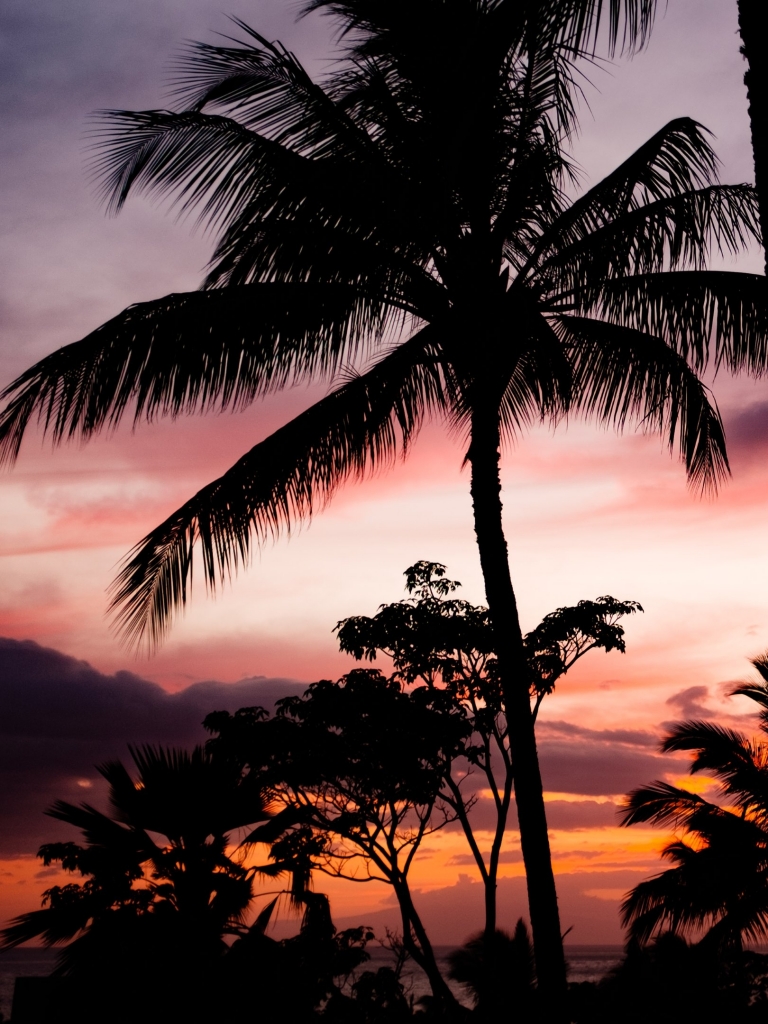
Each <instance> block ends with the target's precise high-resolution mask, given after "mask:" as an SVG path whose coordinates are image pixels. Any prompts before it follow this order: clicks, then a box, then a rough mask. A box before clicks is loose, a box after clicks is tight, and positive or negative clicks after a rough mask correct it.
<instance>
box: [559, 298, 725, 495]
mask: <svg viewBox="0 0 768 1024" xmlns="http://www.w3.org/2000/svg"><path fill="white" fill-rule="evenodd" d="M556 323H557V329H558V330H559V331H560V332H561V336H562V337H563V339H564V342H565V344H566V345H567V346H568V347H569V348H570V350H571V352H572V358H573V365H574V402H573V406H574V408H576V409H578V410H580V411H581V412H583V413H585V414H586V415H587V416H593V417H595V418H596V419H597V421H598V422H601V423H605V424H609V423H610V424H613V425H615V426H616V427H618V428H619V429H620V430H621V429H623V428H624V427H625V426H626V424H627V423H629V422H631V421H633V420H634V421H635V422H637V423H639V424H640V425H641V426H642V427H643V429H646V430H657V431H658V432H659V433H661V434H662V435H666V439H667V443H668V445H669V448H670V450H674V449H675V447H677V448H678V450H679V452H680V455H681V457H682V459H683V461H684V463H685V468H686V471H687V474H688V479H689V481H690V482H691V485H692V486H694V487H696V488H698V489H700V490H702V491H707V490H709V491H714V490H716V489H717V486H718V484H719V483H720V482H721V481H722V480H723V478H724V477H725V476H726V475H727V474H728V472H729V466H728V456H727V454H726V449H725V434H724V430H723V424H722V421H721V419H720V414H719V412H718V410H717V407H716V406H715V404H714V402H713V401H711V400H710V396H709V391H708V389H707V388H706V387H705V385H704V384H703V383H702V382H701V381H700V380H699V378H698V377H697V375H696V374H695V373H694V371H693V370H692V369H691V368H690V367H689V366H688V364H687V362H686V361H685V359H684V358H683V357H682V356H680V355H679V354H678V353H677V352H675V351H674V350H673V349H672V348H670V347H669V346H668V345H667V344H665V342H664V341H663V340H662V339H660V338H656V337H654V336H653V335H649V334H643V333H642V332H640V331H636V330H633V329H631V328H628V327H619V326H617V325H615V324H609V323H605V322H603V321H600V320H592V319H588V318H585V317H578V316H560V317H558V318H557V321H556Z"/></svg>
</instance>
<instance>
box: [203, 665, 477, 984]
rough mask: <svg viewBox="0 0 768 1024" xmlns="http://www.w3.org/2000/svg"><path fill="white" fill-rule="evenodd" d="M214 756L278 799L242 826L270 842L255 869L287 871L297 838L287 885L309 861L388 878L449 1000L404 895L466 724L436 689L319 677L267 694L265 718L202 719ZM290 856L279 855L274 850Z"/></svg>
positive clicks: (413, 941) (414, 942)
mask: <svg viewBox="0 0 768 1024" xmlns="http://www.w3.org/2000/svg"><path fill="white" fill-rule="evenodd" d="M205 725H206V727H207V728H208V729H209V730H211V731H212V732H214V733H216V734H217V735H216V736H215V738H214V739H212V740H211V741H209V745H210V748H211V750H213V751H215V752H216V753H217V755H218V756H221V757H224V758H226V759H234V760H235V762H236V763H238V764H239V765H241V766H243V767H246V766H247V767H248V768H249V769H250V770H251V771H256V772H257V773H258V774H259V775H260V776H263V777H266V778H268V779H269V780H270V786H271V791H272V793H273V797H274V800H275V802H276V805H281V806H282V810H280V811H279V812H278V813H276V814H275V816H274V817H273V818H272V819H271V820H270V821H269V822H267V823H266V824H264V825H262V826H259V827H258V828H256V829H255V830H254V831H253V832H251V833H250V834H249V835H248V836H247V837H246V840H245V841H246V842H248V843H257V842H267V843H271V844H273V845H272V855H273V858H274V863H273V864H272V865H271V866H265V867H264V868H262V869H260V870H262V871H264V872H265V873H270V872H271V873H275V874H279V873H281V872H283V871H289V872H292V873H293V877H294V881H293V887H294V890H295V887H296V885H297V883H296V873H295V867H294V864H295V851H296V848H297V846H298V847H299V848H300V849H302V850H303V851H304V852H305V853H306V852H307V851H309V855H308V857H307V859H305V860H304V861H302V863H303V865H304V868H303V870H304V874H303V875H302V880H301V883H300V885H299V890H300V891H305V890H306V888H307V885H308V883H309V877H310V874H311V871H312V870H314V869H316V870H319V871H321V872H326V873H330V874H333V875H342V876H345V877H350V878H354V879H356V880H358V881H365V880H368V879H379V880H383V881H385V882H387V883H388V884H390V885H391V886H392V888H393V891H394V893H395V895H396V897H397V900H398V904H399V907H400V913H401V918H402V928H403V939H404V942H405V944H406V947H407V949H408V952H409V954H410V955H411V956H412V957H413V958H414V960H415V961H416V962H417V963H418V964H419V965H420V966H421V967H422V968H423V969H424V971H425V972H426V974H427V976H428V977H429V979H430V983H431V985H432V988H433V991H434V994H435V997H436V998H438V999H439V1000H441V1001H442V1002H445V1003H452V1002H453V997H452V995H451V993H450V991H449V990H448V988H447V986H446V984H445V981H444V979H443V978H442V975H441V974H440V971H439V970H438V968H437V964H436V962H435V958H434V953H433V951H432V947H431V944H430V942H429V938H428V936H427V934H426V931H425V929H424V926H423V924H422V922H421V919H420V917H419V915H418V913H417V911H416V908H415V906H414V904H413V900H412V897H411V893H410V888H409V884H408V873H409V871H410V868H411V866H412V864H413V860H414V857H415V856H416V853H417V851H418V849H419V846H420V844H421V842H422V841H423V839H424V838H425V836H428V835H430V834H432V833H434V832H435V831H437V830H439V829H441V828H442V827H443V826H444V825H445V824H446V823H447V822H448V821H450V820H451V815H450V814H449V813H448V812H447V811H446V810H445V809H443V808H441V807H440V806H439V805H438V796H439V792H440V787H441V784H442V780H443V779H444V778H445V776H446V774H449V773H450V763H451V762H452V761H453V760H454V759H455V758H456V757H457V756H459V755H460V754H461V753H462V751H463V750H464V744H465V741H466V737H467V723H466V721H465V718H464V716H463V714H462V713H461V709H460V708H459V707H457V706H456V704H455V703H454V702H453V701H452V700H451V698H450V695H449V694H448V693H446V692H444V691H441V690H435V689H431V688H428V687H418V688H416V689H413V690H409V691H406V690H404V689H403V688H402V686H401V685H400V684H399V682H398V681H397V680H394V679H391V680H390V679H386V678H385V677H384V676H383V675H382V674H381V673H380V672H378V671H376V670H372V669H356V670H355V671H353V672H350V673H348V674H347V675H346V676H344V677H342V678H341V679H340V680H338V682H331V681H329V680H322V681H320V682H318V683H314V684H313V685H312V686H310V687H309V688H308V689H307V691H306V693H305V694H304V695H303V696H301V697H288V698H285V699H283V700H281V701H279V702H278V705H277V713H276V715H275V716H274V717H273V718H268V717H266V716H265V714H264V712H263V710H262V709H260V708H243V709H241V710H240V711H238V712H236V713H235V714H234V715H230V714H229V713H227V712H216V713H215V714H211V715H209V716H208V717H207V718H206V720H205ZM281 844H285V848H287V849H289V850H290V855H289V856H287V857H286V858H285V859H284V860H281V850H282V849H283V848H284V846H283V845H281Z"/></svg>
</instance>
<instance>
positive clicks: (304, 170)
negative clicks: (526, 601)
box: [0, 0, 765, 1001]
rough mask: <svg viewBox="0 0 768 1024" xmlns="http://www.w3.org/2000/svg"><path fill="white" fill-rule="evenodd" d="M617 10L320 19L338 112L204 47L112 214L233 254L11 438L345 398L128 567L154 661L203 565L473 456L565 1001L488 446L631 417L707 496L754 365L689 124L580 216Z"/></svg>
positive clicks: (347, 10) (295, 424)
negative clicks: (595, 97)
mask: <svg viewBox="0 0 768 1024" xmlns="http://www.w3.org/2000/svg"><path fill="white" fill-rule="evenodd" d="M602 6H603V5H602V4H601V3H600V2H597V0H547V2H544V3H541V2H536V3H530V4H528V3H520V2H518V0H451V2H443V0H417V2H414V0H409V2H407V3H405V2H394V3H380V2H379V0H348V2H343V0H312V2H311V3H310V4H309V5H308V7H307V10H315V11H318V10H319V11H325V12H326V13H331V14H332V15H334V16H335V17H336V18H337V21H338V24H339V26H340V32H341V34H342V36H343V39H344V40H345V44H346V51H345V58H346V59H345V60H344V61H343V62H341V63H340V64H339V65H338V66H337V67H336V69H335V70H334V71H333V72H332V73H331V74H330V76H329V77H328V79H327V80H326V82H325V84H324V85H322V86H321V85H319V84H318V83H316V82H314V81H313V80H312V79H311V78H310V77H309V75H308V74H307V72H306V71H305V70H304V69H303V68H302V67H301V65H300V64H299V62H298V61H297V60H296V58H295V57H294V56H293V55H292V54H291V53H289V52H288V51H287V50H285V49H284V48H283V47H281V46H280V45H279V44H276V43H270V42H268V41H267V40H265V39H264V38H263V37H262V36H260V35H259V34H258V33H257V32H255V31H253V30H252V29H249V28H248V27H247V26H245V25H243V24H241V25H240V27H241V29H242V31H243V32H244V33H245V37H244V41H243V42H242V43H241V44H239V45H233V46H210V45H207V44H197V45H195V46H194V47H193V48H192V49H191V50H190V51H189V52H188V53H187V55H186V57H185V59H184V61H183V63H182V67H181V70H180V71H179V86H178V88H179V97H180V101H181V104H182V107H183V109H182V110H181V111H180V112H178V113H173V112H168V111H145V112H126V111H118V112H111V113H110V114H108V115H106V119H105V121H104V122H103V123H102V128H101V130H102V131H103V133H104V134H103V135H102V136H101V140H102V143H103V148H102V150H101V154H102V155H101V157H100V159H99V162H98V163H97V165H96V171H97V173H98V174H99V176H100V180H101V183H102V187H103V194H104V196H105V198H106V199H107V201H108V203H109V206H110V209H112V210H113V211H117V210H118V209H120V207H121V206H122V205H123V203H124V202H125V200H126V198H127V196H128V194H129V193H130V192H132V191H137V190H144V191H146V192H149V193H152V194H155V195H161V194H166V195H171V196H173V197H175V201H176V202H177V203H179V204H180V205H181V207H182V208H183V209H188V208H190V207H192V206H194V205H195V204H197V205H198V207H199V208H200V209H201V216H202V217H203V218H204V219H206V220H207V221H208V222H209V223H212V224H215V225H217V226H219V227H220V228H221V236H220V239H219V242H218V245H217V248H216V251H215V253H214V256H213V259H212V263H211V267H210V272H209V274H208V277H207V279H206V281H205V284H204V287H203V288H202V290H201V291H198V292H193V293H189V294H182V295H170V296H166V297H165V298H163V299H160V300H157V301H154V302H149V303H143V304H140V305H138V306H132V307H129V308H128V309H127V310H125V311H124V312H123V313H121V314H119V315H118V316H117V317H115V318H114V319H113V320H111V321H109V322H108V323H107V324H104V325H103V326H102V327H100V328H98V329H97V330H96V331H94V332H93V333H92V334H90V335H88V336H87V337H86V338H84V339H83V340H81V341H79V342H77V343H75V344H73V345H70V346H67V347H65V348H63V349H61V350H59V351H58V352H56V353H54V354H52V355H51V356H48V357H47V358H46V359H44V360H42V361H41V362H40V363H38V364H37V365H36V366H34V367H32V368H31V369H30V370H28V371H27V372H26V373H24V374H22V375H21V376H20V377H19V378H18V379H17V380H16V381H14V382H13V383H12V384H11V385H10V386H9V388H7V389H6V392H5V396H6V397H7V398H8V399H9V402H8V405H7V407H6V410H5V412H4V414H3V416H2V419H0V444H1V445H2V453H3V454H4V455H5V457H6V458H8V459H13V458H14V457H15V455H16V454H17V452H18V448H19V445H20V443H21V439H22V435H23V434H24V432H25V430H26V428H27V425H28V423H29V422H30V419H31V418H32V417H33V416H34V415H35V414H38V415H39V416H40V417H42V420H43V422H44V425H45V427H46V429H47V430H49V431H50V433H51V434H52V436H53V437H54V439H55V440H56V441H61V440H63V439H65V438H69V437H73V436H76V435H80V436H82V437H88V436H90V435H92V434H93V433H95V432H97V431H99V430H101V429H103V428H105V427H107V426H110V425H114V424H116V423H117V422H118V421H119V420H120V419H121V418H122V417H123V416H124V415H125V414H126V412H127V411H128V410H129V408H130V409H131V410H132V412H133V415H134V418H135V419H137V420H138V419H141V418H145V417H146V418H152V417H154V416H158V415H162V414H170V415H175V414H179V413H182V412H191V411H205V410H211V409H214V408H218V409H221V408H226V407H229V408H233V407H240V406H243V405H245V404H247V403H249V402H252V401H253V400H255V399H256V398H258V397H259V396H262V395H264V394H267V393H269V392H273V391H275V390H278V389H280V388H282V387H284V386H286V385H287V384H290V383H293V382H296V381H300V380H307V379H316V378H318V377H320V378H322V377H324V376H325V377H326V378H334V377H337V376H338V374H339V373H342V374H343V376H344V379H343V380H342V381H341V382H339V381H338V380H336V384H335V386H334V387H333V388H332V390H331V391H330V393H329V394H328V396H327V397H326V398H324V399H322V400H321V401H319V402H318V403H316V404H315V405H313V406H312V407H311V408H310V409H308V410H307V411H306V412H304V413H302V414H301V415H300V416H298V417H296V418H295V419H294V420H292V421H291V422H289V423H287V424H286V425H285V426H283V427H281V428H280V429H279V430H277V431H276V432H275V433H274V434H272V435H271V436H270V437H268V438H267V439H266V440H265V441H263V442H261V443H260V444H258V445H256V446H255V447H254V448H253V449H251V451H250V452H248V453H247V454H246V455H245V456H243V458H241V459H240V460H239V461H238V462H237V463H236V464H235V465H234V466H233V467H232V468H231V469H230V470H229V471H228V472H227V473H226V474H225V475H224V476H222V477H221V478H220V479H218V480H216V481H214V482H213V483H212V484H210V485H209V486H207V487H205V488H203V489H202V490H201V491H200V492H198V494H196V495H195V496H194V497H193V498H192V499H190V501H188V502H187V503H185V504H184V505H183V506H182V507H181V508H180V509H178V510H177V511H176V512H174V513H173V514H172V515H171V516H169V517H168V519H166V521H165V522H164V523H162V524H161V525H160V526H158V527H157V528H156V529H155V530H153V531H152V532H151V533H150V534H149V535H148V536H147V537H146V538H145V539H144V540H143V541H142V542H141V543H140V544H139V545H137V547H136V548H135V549H134V551H133V552H132V553H131V556H130V557H129V560H128V561H127V563H126V564H125V566H124V568H123V570H122V572H121V574H120V576H119V577H118V579H117V581H116V584H115V590H114V602H113V606H114V608H115V609H116V610H118V612H119V622H120V623H121V625H122V627H123V629H124V630H125V633H126V635H127V636H128V637H129V638H130V639H132V640H136V641H138V640H141V639H142V638H147V639H148V640H149V641H150V643H151V642H157V641H158V640H159V639H160V638H161V637H162V635H163V633H164V631H165V630H166V629H167V627H168V624H169V621H170V618H171V616H172V614H173V613H174V612H175V611H176V610H177V609H178V608H179V607H180V606H182V605H183V604H184V603H185V602H186V600H187V591H188V583H189V580H190V576H191V571H192V565H193V548H194V547H195V545H196V544H197V543H198V542H199V543H200V546H201V548H202V563H203V572H204V575H205V578H206V580H207V582H208V584H209V585H210V586H211V588H214V589H215V588H216V587H217V586H219V585H220V584H221V583H222V582H223V581H224V580H225V579H226V578H228V577H229V575H230V574H231V572H232V571H234V570H235V569H236V568H237V567H238V566H239V565H241V564H242V563H244V562H246V561H247V560H248V558H249V556H250V553H251V551H252V549H253V547H254V545H255V544H257V543H259V542H261V541H263V540H264V539H265V538H266V537H269V536H272V535H274V534H276V533H278V532H279V531H280V530H281V529H283V528H285V527H289V526H290V525H291V523H293V522H295V521H296V520H297V519H301V518H302V517H306V516H309V515H310V514H311V513H312V512H313V510H315V509H316V508H317V507H318V506H322V504H323V503H324V501H325V500H327V499H328V498H329V497H330V496H331V494H332V492H333V491H334V490H335V488H337V487H338V486H339V485H340V484H341V483H342V482H343V481H344V480H346V479H347V478H349V477H350V476H361V475H364V474H365V473H366V472H367V471H369V470H370V469H371V468H373V467H374V466H376V465H378V464H380V463H382V462H387V461H391V460H392V459H394V458H395V456H396V455H397V454H398V453H401V452H404V451H406V450H407V449H408V447H409V446H410V445H411V443H412V442H413V441H414V439H415V437H416V435H417V433H418V430H419V427H420V426H421V424H422V422H423V421H424V420H425V418H427V417H429V416H434V415H437V416H440V417H442V418H444V419H445V420H446V421H447V422H448V423H449V424H451V425H452V426H453V427H454V428H455V429H458V430H460V431H463V433H464V435H465V436H466V438H467V445H468V447H467V461H468V462H469V464H470V467H471V493H472V500H473V507H474V517H475V532H476V536H477V543H478V548H479V553H480V560H481V565H482V570H483V574H484V579H485V586H486V597H487V601H488V607H489V610H490V615H491V619H492V622H493V627H494V632H495V636H496V647H497V655H498V659H499V665H500V671H501V679H502V688H503V693H504V699H505V705H506V710H507V712H508V715H509V721H510V743H511V747H512V750H513V756H514V758H515V765H516V768H515V793H516V801H517V808H518V817H519V822H520V829H521V834H522V849H523V857H524V862H525V867H526V873H527V879H528V894H529V904H530V915H531V923H532V930H533V937H534V947H535V951H536V962H537V974H538V978H539V982H540V984H541V986H542V988H543V989H544V990H545V991H549V992H551V993H552V998H553V999H555V1001H557V1000H559V999H562V997H563V995H564V992H565V963H564V958H563V951H562V941H561V937H560V924H559V917H558V911H557V897H556V891H555V884H554V876H553V874H552V869H551V859H550V853H549V841H548V836H547V828H546V816H545V811H544V801H543V795H542V783H541V775H540V771H539V765H538V758H537V753H536V744H535V738H534V731H533V717H532V711H531V706H530V701H529V690H530V686H529V676H528V665H527V661H526V657H525V650H524V646H523V635H522V631H521V628H520V623H519V618H518V610H517V602H516V597H515V592H514V589H513V586H512V580H511V575H510V570H509V563H508V553H507V544H506V540H505V537H504V532H503V529H502V518H501V512H502V505H501V498H500V487H501V484H500V476H499V462H500V446H501V443H502V440H503V439H504V438H509V437H512V436H514V435H515V434H517V433H518V432H519V431H520V430H521V429H523V428H524V427H525V426H526V425H527V424H529V423H531V422H535V421H537V420H540V419H541V418H544V417H547V416H558V415H561V414H563V413H564V412H565V411H566V410H567V409H569V408H570V409H572V410H578V411H581V412H583V413H585V414H589V415H591V416H593V417H594V418H595V419H597V420H600V421H604V422H612V423H616V424H618V425H619V426H622V425H624V424H625V423H627V422H628V421H630V420H632V419H634V418H637V419H638V420H639V421H640V422H641V423H642V424H643V425H644V426H645V427H646V428H649V429H654V428H656V429H659V430H661V431H663V432H664V433H665V434H666V436H667V438H668V440H669V443H670V446H672V447H675V446H677V447H679V449H680V452H681V454H682V457H683V458H684V461H685V465H686V469H687V471H688V474H689V476H690V478H691V480H692V481H693V482H694V483H695V484H697V485H700V486H703V487H712V486H714V485H715V484H716V483H717V482H718V480H719V479H720V478H721V477H722V476H723V475H724V474H725V473H726V472H727V458H726V453H725V445H724V438H723V431H722V425H721V422H720V418H719V415H718V413H717V410H716V408H715V406H714V405H713V403H712V402H711V400H710V398H709V395H708V392H707V389H706V388H705V386H704V385H703V383H702V381H701V379H700V374H701V372H702V371H703V370H704V369H705V368H706V367H707V366H708V365H710V363H711V361H714V362H715V364H716V365H719V366H724V367H726V368H728V369H730V370H734V371H736V370H740V369H748V370H752V371H754V372H761V371H762V369H763V366H764V363H765V314H764V304H763V287H762V286H763V279H762V278H758V277H756V276H754V275H752V276H750V275H743V274H736V273H714V272H709V271H707V270H706V269H705V267H706V257H707V253H708V249H709V246H710V245H712V244H714V245H715V246H716V247H719V248H720V249H721V250H725V251H738V250H740V249H741V248H742V247H743V246H744V245H746V244H747V243H748V242H749V241H750V240H751V239H752V238H754V237H756V236H757V234H758V229H757V214H756V206H755V198H754V194H753V192H752V190H751V189H750V188H749V187H747V186H723V185H720V184H718V183H717V179H716V159H715V156H714V154H713V152H712V150H711V148H710V146H709V144H708V142H707V138H706V133H705V132H704V131H703V129H702V128H701V127H700V126H699V125H697V124H695V123H694V122H692V121H690V120H687V119H679V120H676V121H673V122H671V123H670V124H668V125H666V126H664V127H663V128H661V129H660V131H659V132H658V133H657V134H656V135H655V136H654V137H653V138H652V139H651V140H649V142H647V143H646V144H645V145H644V146H642V147H641V148H640V149H639V150H638V151H637V152H636V153H635V154H633V155H632V156H630V157H629V158H628V159H627V160H626V161H625V162H624V163H623V164H622V165H621V166H620V167H619V168H618V169H617V170H616V171H615V172H614V173H613V174H611V175H609V176H608V178H606V179H605V180H604V181H603V182H601V183H599V184H598V185H596V186H595V187H594V188H592V189H590V190H589V191H587V192H585V193H583V194H582V195H581V196H580V198H578V199H577V200H575V201H574V202H569V201H568V198H567V196H566V194H565V189H566V188H567V187H569V186H570V185H571V184H572V183H573V180H574V172H573V168H572V166H571V164H570V163H569V161H568V160H567V158H566V157H565V155H564V146H565V145H566V143H567V140H568V138H569V137H570V134H571V132H572V130H573V127H574V124H575V108H574V103H575V99H574V94H575V91H576V89H577V84H578V83H577V81H576V77H575V76H576V75H577V71H576V70H575V62H577V61H578V60H579V59H580V58H581V57H582V56H583V55H584V54H585V52H588V51H589V47H590V46H591V45H594V40H595V38H596V32H597V28H598V25H599V19H600V14H601V10H602ZM653 8H654V3H653V0H612V2H611V4H610V8H609V13H610V35H611V41H612V44H613V45H614V46H615V44H616V41H617V40H618V39H620V38H621V37H622V36H623V38H624V39H625V40H626V41H628V43H629V44H631V43H632V42H633V41H639V42H642V39H643V38H644V34H645V33H647V30H648V28H649V26H650V22H651V18H652V14H653ZM622 18H623V20H622ZM459 55H460V56H459ZM350 363H354V364H355V366H356V367H357V369H355V370H354V372H352V371H348V370H345V369H344V368H345V367H347V366H348V365H349V364H350ZM360 367H362V369H360ZM366 367H367V369H366ZM363 371H364V372H363Z"/></svg>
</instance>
